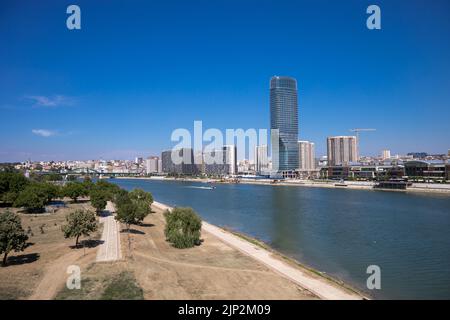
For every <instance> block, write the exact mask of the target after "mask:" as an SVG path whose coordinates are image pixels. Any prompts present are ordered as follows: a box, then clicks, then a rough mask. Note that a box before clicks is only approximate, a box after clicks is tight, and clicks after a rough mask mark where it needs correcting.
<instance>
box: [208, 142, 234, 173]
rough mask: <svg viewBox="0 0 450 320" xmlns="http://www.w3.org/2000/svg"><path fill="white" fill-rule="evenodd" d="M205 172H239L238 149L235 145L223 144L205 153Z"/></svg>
mask: <svg viewBox="0 0 450 320" xmlns="http://www.w3.org/2000/svg"><path fill="white" fill-rule="evenodd" d="M203 168H204V172H205V173H206V174H208V175H235V174H237V171H238V168H237V150H236V146H235V145H227V146H223V147H222V148H220V149H216V150H213V151H210V152H206V153H205V154H204V164H203Z"/></svg>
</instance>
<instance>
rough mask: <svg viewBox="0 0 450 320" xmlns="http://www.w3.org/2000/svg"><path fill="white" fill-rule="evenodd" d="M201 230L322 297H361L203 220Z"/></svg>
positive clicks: (162, 208)
mask: <svg viewBox="0 0 450 320" xmlns="http://www.w3.org/2000/svg"><path fill="white" fill-rule="evenodd" d="M153 205H154V206H155V207H157V208H159V209H161V210H166V209H170V207H168V206H166V205H164V204H162V203H158V202H153ZM202 230H203V231H206V232H208V233H210V234H212V235H214V236H216V237H217V238H219V239H220V240H221V241H223V242H225V243H226V244H228V245H230V246H232V247H234V248H236V249H238V250H239V251H241V252H242V253H244V254H246V255H247V256H250V257H252V258H253V259H255V260H257V261H259V262H261V263H262V264H264V265H265V266H267V267H269V268H270V269H271V270H273V271H275V272H277V273H278V274H280V275H282V276H284V277H286V278H288V279H289V280H291V281H293V282H294V283H296V284H298V285H300V286H301V287H303V288H305V289H307V290H309V291H310V292H312V293H314V294H315V295H317V296H318V297H320V298H322V299H329V300H356V299H362V297H361V296H360V295H357V294H356V293H353V292H350V291H349V290H346V289H344V288H341V287H339V286H338V285H336V284H334V283H332V282H331V281H329V280H327V279H325V278H321V277H318V276H313V275H311V274H309V273H308V272H306V270H305V271H303V270H301V269H300V268H295V267H293V266H291V265H289V264H287V263H286V262H283V261H281V260H279V259H277V258H276V257H274V256H273V254H272V253H271V252H270V251H268V250H266V249H264V248H261V247H259V246H256V245H253V244H251V243H250V242H248V241H245V240H243V239H241V238H240V237H238V236H236V235H234V234H231V233H229V232H227V231H225V230H223V229H220V228H218V227H216V226H214V225H211V224H209V223H207V222H204V221H203V222H202Z"/></svg>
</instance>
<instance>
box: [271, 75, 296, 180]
mask: <svg viewBox="0 0 450 320" xmlns="http://www.w3.org/2000/svg"><path fill="white" fill-rule="evenodd" d="M270 128H271V130H274V129H278V134H279V135H278V137H274V135H273V131H272V136H271V141H272V169H273V170H277V171H278V172H280V171H293V170H296V169H297V168H298V144H297V141H298V101H297V81H296V80H295V79H294V78H290V77H278V76H275V77H272V79H270Z"/></svg>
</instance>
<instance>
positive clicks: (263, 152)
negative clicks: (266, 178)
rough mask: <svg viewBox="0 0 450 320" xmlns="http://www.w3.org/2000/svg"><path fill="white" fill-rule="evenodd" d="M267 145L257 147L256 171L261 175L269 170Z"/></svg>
mask: <svg viewBox="0 0 450 320" xmlns="http://www.w3.org/2000/svg"><path fill="white" fill-rule="evenodd" d="M267 151H268V150H267V145H265V144H264V145H261V146H256V147H255V171H256V173H261V172H263V171H268V170H269V159H268V156H267Z"/></svg>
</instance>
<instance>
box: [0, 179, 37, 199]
mask: <svg viewBox="0 0 450 320" xmlns="http://www.w3.org/2000/svg"><path fill="white" fill-rule="evenodd" d="M29 183H30V181H29V180H28V179H27V178H25V177H24V175H23V174H21V173H17V172H0V200H1V201H4V202H6V203H13V202H14V201H15V200H16V199H17V197H18V196H19V193H20V192H21V191H23V190H24V189H25V188H26V187H27V186H28V185H29Z"/></svg>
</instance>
